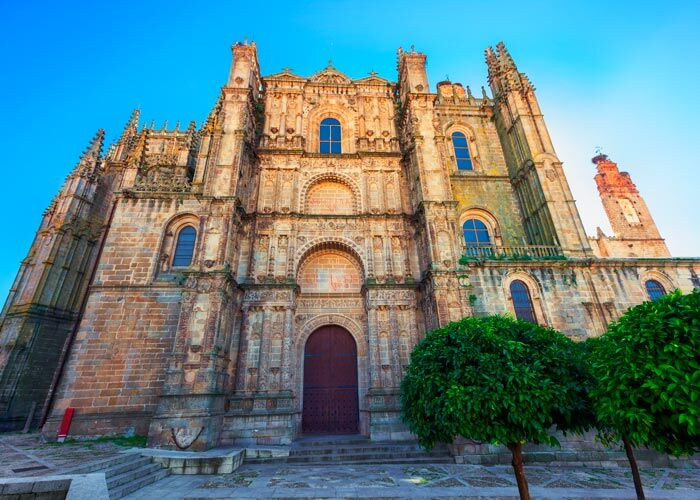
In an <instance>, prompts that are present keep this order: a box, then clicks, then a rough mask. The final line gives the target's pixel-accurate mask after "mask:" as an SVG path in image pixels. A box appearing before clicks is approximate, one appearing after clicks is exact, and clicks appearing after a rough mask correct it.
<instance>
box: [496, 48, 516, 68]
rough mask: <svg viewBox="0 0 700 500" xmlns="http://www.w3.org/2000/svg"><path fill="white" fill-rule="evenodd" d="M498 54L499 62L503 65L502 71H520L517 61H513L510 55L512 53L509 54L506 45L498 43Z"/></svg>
mask: <svg viewBox="0 0 700 500" xmlns="http://www.w3.org/2000/svg"><path fill="white" fill-rule="evenodd" d="M496 52H497V53H498V61H499V62H500V63H501V69H502V70H504V71H507V70H509V69H515V70H517V69H518V68H517V66H516V65H515V61H513V58H512V57H511V55H510V52H508V49H507V48H506V44H505V43H503V42H498V43H497V44H496Z"/></svg>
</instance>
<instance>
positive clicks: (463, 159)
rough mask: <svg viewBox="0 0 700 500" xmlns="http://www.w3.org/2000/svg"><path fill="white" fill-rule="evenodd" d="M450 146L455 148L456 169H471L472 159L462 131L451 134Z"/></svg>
mask: <svg viewBox="0 0 700 500" xmlns="http://www.w3.org/2000/svg"><path fill="white" fill-rule="evenodd" d="M452 147H453V148H454V150H455V161H456V162H457V169H458V170H473V168H472V159H471V156H469V146H467V138H466V137H465V135H464V134H463V133H462V132H455V133H453V134H452Z"/></svg>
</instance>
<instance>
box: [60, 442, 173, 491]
mask: <svg viewBox="0 0 700 500" xmlns="http://www.w3.org/2000/svg"><path fill="white" fill-rule="evenodd" d="M96 472H102V473H104V475H105V480H106V481H107V489H108V490H109V498H110V500H115V499H117V498H122V497H124V496H126V495H128V494H129V493H133V492H134V491H136V490H138V489H140V488H143V487H144V486H146V485H148V484H151V483H154V482H156V481H158V480H159V479H163V478H164V477H165V476H167V475H169V474H170V471H169V470H168V469H164V468H163V467H162V466H161V465H160V464H158V463H154V462H153V458H152V457H142V456H141V455H139V454H138V453H123V454H120V455H119V456H116V457H112V458H106V459H104V460H98V461H95V462H90V463H88V464H85V465H81V466H79V467H76V468H74V469H70V470H68V471H65V472H63V474H91V473H96Z"/></svg>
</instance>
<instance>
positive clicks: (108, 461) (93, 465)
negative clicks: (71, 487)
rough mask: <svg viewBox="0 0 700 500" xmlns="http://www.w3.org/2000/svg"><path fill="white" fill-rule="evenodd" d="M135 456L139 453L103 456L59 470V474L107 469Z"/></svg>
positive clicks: (131, 459) (85, 472)
mask: <svg viewBox="0 0 700 500" xmlns="http://www.w3.org/2000/svg"><path fill="white" fill-rule="evenodd" d="M135 457H136V458H140V455H138V454H132V453H121V454H119V455H117V456H116V457H110V458H103V459H100V460H95V461H93V462H88V463H85V464H81V465H78V466H77V467H73V468H71V469H67V470H65V471H61V474H90V473H91V472H98V471H99V472H102V471H104V470H105V469H109V468H110V467H114V466H116V465H119V464H123V463H126V462H131V461H133V460H134V459H135Z"/></svg>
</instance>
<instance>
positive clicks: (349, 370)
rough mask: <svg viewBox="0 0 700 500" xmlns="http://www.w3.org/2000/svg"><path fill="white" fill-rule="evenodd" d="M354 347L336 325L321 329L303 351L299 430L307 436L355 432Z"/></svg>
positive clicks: (356, 419)
mask: <svg viewBox="0 0 700 500" xmlns="http://www.w3.org/2000/svg"><path fill="white" fill-rule="evenodd" d="M358 414H359V412H358V399H357V345H355V339H353V338H352V335H350V333H349V332H348V331H347V330H345V329H344V328H342V327H340V326H324V327H321V328H319V329H318V330H316V331H315V332H314V333H312V334H311V336H309V338H308V340H307V341H306V347H305V349H304V411H303V415H302V430H303V432H305V433H309V434H356V433H357V432H358Z"/></svg>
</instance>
